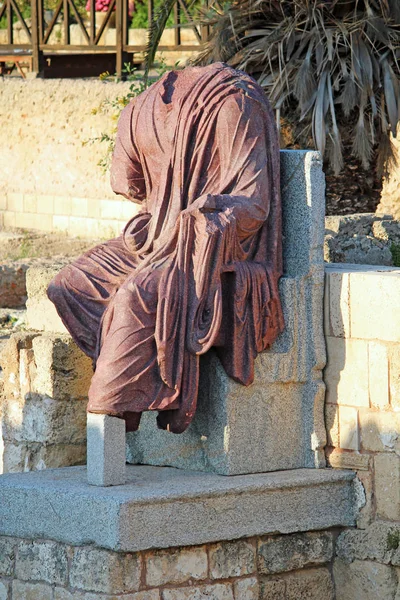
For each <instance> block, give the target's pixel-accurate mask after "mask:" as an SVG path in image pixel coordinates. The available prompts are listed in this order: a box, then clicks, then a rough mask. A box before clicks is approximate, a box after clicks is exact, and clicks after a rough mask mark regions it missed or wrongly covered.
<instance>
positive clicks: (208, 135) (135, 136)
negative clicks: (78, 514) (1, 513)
mask: <svg viewBox="0 0 400 600" xmlns="http://www.w3.org/2000/svg"><path fill="white" fill-rule="evenodd" d="M111 183H112V187H113V190H114V191H115V192H116V193H118V194H122V195H123V196H125V197H126V198H129V199H130V200H133V201H135V202H139V203H141V204H142V210H141V212H140V213H139V214H138V215H137V216H135V217H134V218H133V219H132V220H131V221H130V222H129V223H128V224H127V226H126V228H125V230H124V233H123V235H122V236H121V237H120V238H117V239H115V240H111V241H110V242H107V243H105V244H101V245H100V246H98V247H96V248H95V249H94V250H91V251H90V252H88V253H86V254H85V255H84V256H82V257H81V258H80V259H78V260H77V261H75V263H73V264H71V265H68V266H67V267H65V268H64V269H63V270H62V271H61V272H60V273H59V274H58V275H57V277H56V278H55V279H54V280H53V282H52V283H51V285H50V287H49V292H48V293H49V297H50V298H51V299H52V300H53V302H54V303H55V305H56V307H57V310H58V312H59V314H60V316H61V318H62V320H63V322H64V323H65V325H66V327H67V328H68V330H69V331H70V332H71V335H72V336H73V338H74V339H75V340H76V342H77V344H78V345H79V346H80V347H81V348H82V350H83V351H84V352H86V353H87V354H88V355H89V356H91V357H92V358H93V359H94V361H95V362H96V371H95V374H94V376H93V379H92V384H91V387H90V390H89V404H88V411H89V412H99V413H106V414H111V415H116V416H122V417H124V418H125V419H126V421H127V426H128V429H136V428H137V427H138V424H139V420H140V414H141V413H142V412H143V411H145V410H158V411H159V415H158V424H159V426H160V427H162V428H164V429H169V430H170V431H173V432H175V433H180V432H182V431H184V430H185V429H186V428H187V426H188V425H189V423H190V421H191V419H192V418H193V415H194V413H195V409H196V399H197V388H198V374H199V356H200V355H201V354H203V353H205V352H206V351H207V350H208V349H209V348H211V347H212V346H214V347H215V348H216V349H217V352H218V355H219V358H220V360H221V362H222V364H223V366H224V368H225V370H226V372H227V374H228V375H229V376H231V377H233V378H234V379H235V380H237V381H239V382H241V383H243V384H245V385H248V384H250V383H251V382H252V381H253V377H254V358H255V356H256V355H257V353H258V352H261V351H263V350H265V349H266V348H268V347H269V346H270V345H271V343H272V342H273V341H274V340H275V338H276V336H277V334H278V333H279V332H280V331H282V329H283V318H282V310H281V304H280V300H279V295H278V286H277V284H278V280H279V277H280V276H281V271H282V259H281V207H280V181H279V146H278V139H277V132H276V128H275V124H274V118H273V114H272V111H271V109H270V107H269V105H268V102H267V99H266V97H265V96H264V93H263V91H262V90H261V88H260V87H259V86H258V85H257V84H256V83H255V82H254V81H253V80H252V79H251V78H250V77H248V76H247V75H245V74H244V73H241V72H238V71H235V70H233V69H231V68H229V67H227V66H226V65H223V64H221V63H217V64H213V65H210V66H208V67H190V68H187V69H185V70H184V71H178V72H170V73H168V74H166V75H165V76H164V77H163V78H162V79H161V80H160V81H159V82H158V83H156V84H154V85H153V86H151V88H149V89H148V90H147V91H146V92H144V93H143V94H141V95H140V96H138V97H137V98H136V99H135V100H134V101H133V102H131V103H130V104H129V105H128V106H127V107H126V108H125V109H124V110H123V112H122V115H121V118H120V121H119V125H118V135H117V141H116V147H115V151H114V155H113V162H112V170H111Z"/></svg>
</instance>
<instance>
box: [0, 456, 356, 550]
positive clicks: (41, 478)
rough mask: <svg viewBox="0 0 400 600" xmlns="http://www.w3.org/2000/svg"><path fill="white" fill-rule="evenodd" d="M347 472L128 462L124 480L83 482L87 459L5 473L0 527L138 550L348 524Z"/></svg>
mask: <svg viewBox="0 0 400 600" xmlns="http://www.w3.org/2000/svg"><path fill="white" fill-rule="evenodd" d="M354 477H355V474H354V473H353V472H351V471H338V470H335V471H333V470H328V469H321V470H313V469H298V470H293V471H282V472H275V473H266V474H255V475H239V476H234V477H224V476H220V475H214V474H206V473H200V472H195V471H181V470H178V469H174V468H169V467H149V466H128V467H127V483H126V485H123V486H116V487H112V488H98V487H94V486H90V485H88V484H87V483H86V481H87V480H86V468H85V467H67V468H62V469H49V470H46V471H40V472H35V473H18V474H7V475H3V476H2V477H1V478H0V536H2V535H3V536H4V535H5V536H14V537H19V538H25V539H37V538H46V539H50V540H56V541H60V542H64V543H67V544H72V545H82V544H90V543H94V544H95V545H96V546H99V547H103V548H108V549H111V550H116V551H123V552H136V551H140V550H145V549H148V548H168V547H176V546H191V545H196V544H204V543H209V542H215V541H218V540H234V539H239V538H243V537H251V536H255V535H265V534H269V533H277V532H280V533H292V532H299V531H312V530H322V529H328V528H330V527H339V526H352V525H354V524H355V518H356V512H357V501H356V498H357V494H356V488H355V485H354V481H353V480H354Z"/></svg>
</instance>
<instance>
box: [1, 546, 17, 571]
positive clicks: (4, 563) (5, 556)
mask: <svg viewBox="0 0 400 600" xmlns="http://www.w3.org/2000/svg"><path fill="white" fill-rule="evenodd" d="M17 543H18V541H17V540H15V539H14V538H7V537H1V538H0V575H4V576H5V577H10V576H11V575H12V574H13V573H14V564H15V549H16V546H17Z"/></svg>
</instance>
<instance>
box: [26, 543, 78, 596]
mask: <svg viewBox="0 0 400 600" xmlns="http://www.w3.org/2000/svg"><path fill="white" fill-rule="evenodd" d="M67 570H68V558H67V552H66V548H65V546H63V545H61V544H57V543H56V542H49V541H46V542H28V541H22V542H21V543H20V544H19V546H18V553H17V559H16V563H15V575H16V577H17V578H18V579H22V580H23V581H35V580H39V581H45V582H47V583H51V584H54V583H55V584H57V585H66V583H67Z"/></svg>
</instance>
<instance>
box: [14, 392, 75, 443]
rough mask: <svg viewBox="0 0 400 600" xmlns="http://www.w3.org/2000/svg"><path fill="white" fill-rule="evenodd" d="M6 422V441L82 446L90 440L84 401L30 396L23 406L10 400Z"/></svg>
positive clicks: (37, 395)
mask: <svg viewBox="0 0 400 600" xmlns="http://www.w3.org/2000/svg"><path fill="white" fill-rule="evenodd" d="M3 419H4V420H3V435H4V438H5V439H8V440H13V441H15V442H40V443H47V444H82V443H84V442H85V439H86V406H85V403H84V402H82V401H80V400H70V401H69V402H68V401H57V400H53V399H52V398H48V397H46V396H41V395H39V394H30V395H29V396H27V398H26V400H25V402H24V403H20V404H19V405H16V404H15V403H14V405H13V406H11V402H10V401H8V402H7V408H6V412H5V415H4V417H3Z"/></svg>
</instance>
